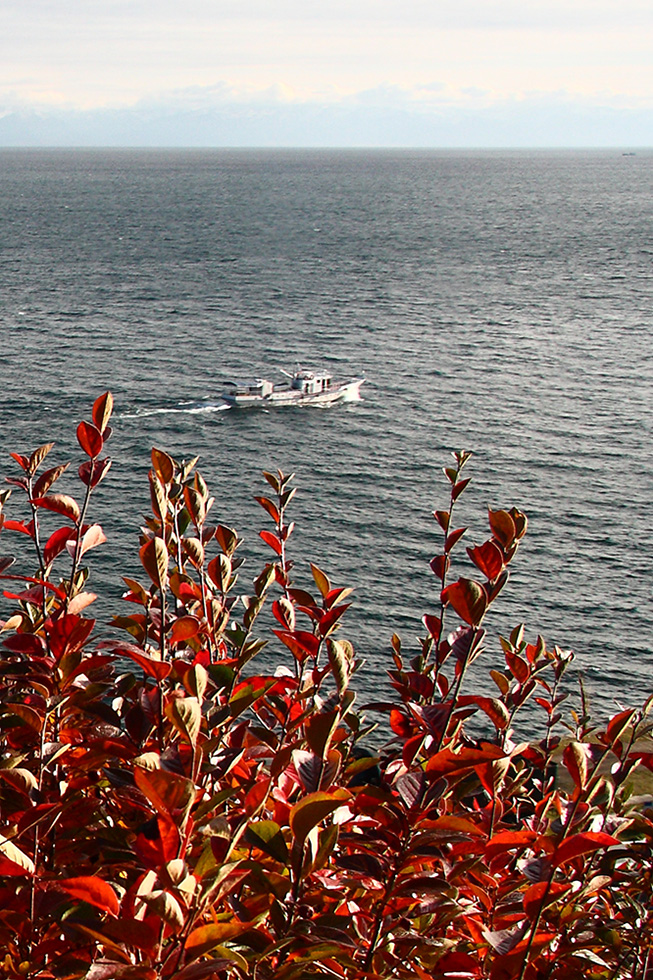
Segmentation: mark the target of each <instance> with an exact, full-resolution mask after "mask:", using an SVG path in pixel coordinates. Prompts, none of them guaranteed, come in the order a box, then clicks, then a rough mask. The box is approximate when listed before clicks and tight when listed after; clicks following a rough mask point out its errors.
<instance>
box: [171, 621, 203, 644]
mask: <svg viewBox="0 0 653 980" xmlns="http://www.w3.org/2000/svg"><path fill="white" fill-rule="evenodd" d="M200 626H201V623H200V621H199V619H198V618H197V616H180V617H179V619H176V620H175V621H174V623H173V625H172V633H171V635H170V640H171V642H172V643H183V642H184V641H185V640H190V639H192V638H193V637H194V636H197V634H198V633H199V631H200Z"/></svg>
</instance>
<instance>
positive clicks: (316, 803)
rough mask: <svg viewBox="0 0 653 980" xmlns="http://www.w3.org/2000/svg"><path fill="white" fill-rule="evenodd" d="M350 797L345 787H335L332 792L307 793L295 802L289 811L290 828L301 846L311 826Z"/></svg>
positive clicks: (319, 821)
mask: <svg viewBox="0 0 653 980" xmlns="http://www.w3.org/2000/svg"><path fill="white" fill-rule="evenodd" d="M350 799H351V793H349V792H348V791H347V790H346V789H336V790H334V791H333V792H332V793H309V794H308V796H305V797H304V798H303V799H301V800H300V801H299V803H295V805H294V806H293V808H292V809H291V811H290V821H289V822H290V830H291V832H292V835H293V837H294V838H295V841H296V842H297V844H298V845H299V846H300V847H301V846H302V845H303V843H304V841H305V840H306V838H307V836H308V834H309V833H310V832H311V830H312V829H313V827H316V826H317V825H318V824H319V823H321V822H322V820H324V819H325V818H326V817H328V816H329V815H330V814H331V813H333V811H334V810H337V809H338V807H341V806H343V805H344V804H345V803H346V802H347V801H348V800H350Z"/></svg>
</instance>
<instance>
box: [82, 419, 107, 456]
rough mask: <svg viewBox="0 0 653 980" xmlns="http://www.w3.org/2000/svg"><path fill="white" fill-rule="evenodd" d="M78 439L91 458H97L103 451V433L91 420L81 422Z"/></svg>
mask: <svg viewBox="0 0 653 980" xmlns="http://www.w3.org/2000/svg"><path fill="white" fill-rule="evenodd" d="M77 441H78V443H79V444H80V446H81V447H82V449H83V450H84V452H85V453H86V455H87V456H90V457H91V459H95V458H96V457H97V456H99V455H100V453H101V452H102V447H103V446H104V439H103V438H102V433H101V432H100V430H99V429H98V428H97V426H95V425H93V424H92V423H91V422H80V423H79V425H78V426H77Z"/></svg>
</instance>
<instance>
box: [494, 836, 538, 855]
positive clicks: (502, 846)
mask: <svg viewBox="0 0 653 980" xmlns="http://www.w3.org/2000/svg"><path fill="white" fill-rule="evenodd" d="M536 837H537V834H536V833H535V832H534V831H532V830H506V831H504V832H503V833H500V834H495V835H494V837H492V839H491V840H489V841H488V842H487V844H486V846H485V856H486V857H487V858H488V859H490V858H493V857H494V856H495V855H496V854H502V853H503V852H504V851H509V850H511V849H512V848H517V849H518V850H520V851H521V850H523V849H524V848H525V847H530V846H531V844H532V843H533V841H534V840H535V838H536Z"/></svg>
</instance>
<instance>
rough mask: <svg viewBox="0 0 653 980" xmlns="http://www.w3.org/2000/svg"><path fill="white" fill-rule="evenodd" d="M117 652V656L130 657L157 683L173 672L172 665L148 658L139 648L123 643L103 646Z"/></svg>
mask: <svg viewBox="0 0 653 980" xmlns="http://www.w3.org/2000/svg"><path fill="white" fill-rule="evenodd" d="M102 646H103V647H105V646H108V647H111V648H112V649H114V650H115V652H116V653H117V654H119V655H120V656H124V657H129V659H130V660H133V661H134V663H135V664H138V666H139V667H141V668H142V669H143V671H144V672H145V675H146V676H147V677H154V678H155V679H156V680H157V681H162V680H163V679H164V678H165V677H167V676H168V674H169V673H170V671H171V670H172V664H171V663H168V661H164V660H155V659H154V658H153V657H148V656H146V655H145V654H144V653H143V652H142V651H141V650H139V649H138V647H134V646H130V645H129V644H123V643H116V644H113V643H108V644H102Z"/></svg>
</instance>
